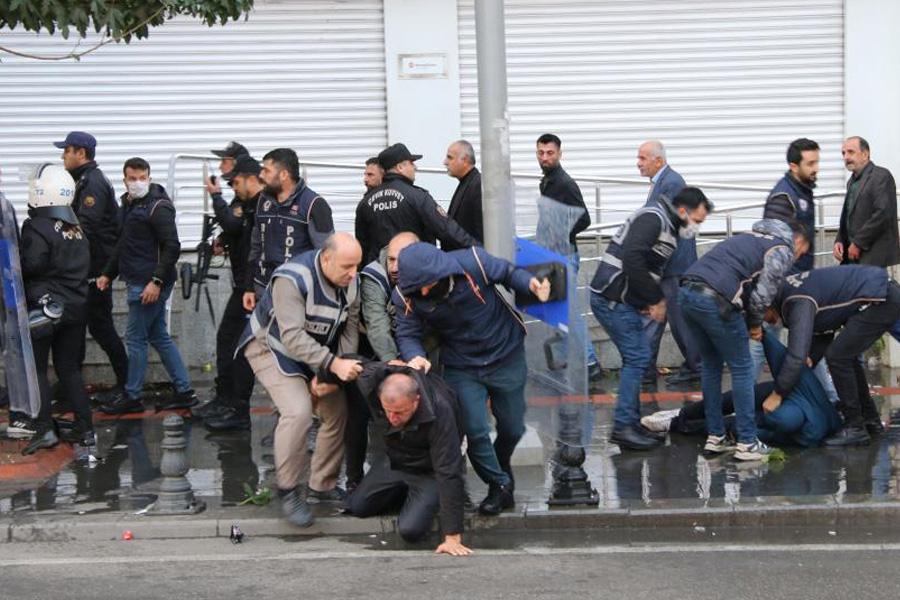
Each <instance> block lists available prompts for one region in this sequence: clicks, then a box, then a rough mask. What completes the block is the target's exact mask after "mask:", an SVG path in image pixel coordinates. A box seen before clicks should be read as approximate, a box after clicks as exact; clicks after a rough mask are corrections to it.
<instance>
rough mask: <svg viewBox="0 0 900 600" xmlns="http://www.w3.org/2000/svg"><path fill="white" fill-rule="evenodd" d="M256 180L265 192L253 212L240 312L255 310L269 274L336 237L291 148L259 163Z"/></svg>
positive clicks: (327, 213) (326, 209) (327, 209)
mask: <svg viewBox="0 0 900 600" xmlns="http://www.w3.org/2000/svg"><path fill="white" fill-rule="evenodd" d="M260 179H261V180H262V182H263V184H264V185H265V190H264V191H263V193H262V194H261V195H260V197H259V202H258V205H257V208H256V224H255V225H254V227H253V234H252V235H251V238H250V256H249V257H248V259H247V260H248V262H249V265H250V274H249V277H248V278H247V291H246V292H244V308H246V309H247V310H253V308H254V307H255V306H256V300H257V298H259V296H260V295H261V294H262V292H263V290H265V288H266V285H268V283H269V278H270V277H272V272H273V271H275V269H276V268H277V267H278V266H279V265H281V264H282V263H285V262H287V261H289V260H290V259H291V258H292V257H294V256H299V255H300V254H303V253H304V252H306V251H307V250H312V249H313V248H321V247H322V244H324V243H325V240H326V239H328V236H330V235H331V234H332V233H334V222H333V221H332V218H331V207H330V206H328V203H327V202H325V199H324V198H322V197H321V196H319V195H318V194H317V193H315V192H314V191H312V190H311V189H309V187H307V185H306V182H305V181H303V179H301V178H300V160H299V159H298V158H297V153H296V152H294V151H293V150H291V149H290V148H276V149H275V150H272V151H271V152H269V153H268V154H266V155H265V156H264V157H263V166H262V171H261V172H260Z"/></svg>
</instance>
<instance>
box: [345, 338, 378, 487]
mask: <svg viewBox="0 0 900 600" xmlns="http://www.w3.org/2000/svg"><path fill="white" fill-rule="evenodd" d="M358 353H359V354H360V355H361V356H366V357H374V356H375V351H374V350H372V346H371V345H370V344H369V340H368V338H367V337H366V336H365V335H363V334H360V336H359V349H358ZM344 392H345V393H346V394H347V426H346V427H345V428H344V460H345V462H346V471H347V482H348V483H354V484H357V483H359V482H360V481H361V480H362V478H363V467H364V466H365V464H366V452H367V451H368V449H369V422H370V421H371V420H372V413H371V411H370V410H369V405H368V403H367V402H366V399H365V398H364V397H363V395H362V394H361V393H360V391H359V389H358V388H357V387H356V384H355V383H350V384H347V385H346V386H344Z"/></svg>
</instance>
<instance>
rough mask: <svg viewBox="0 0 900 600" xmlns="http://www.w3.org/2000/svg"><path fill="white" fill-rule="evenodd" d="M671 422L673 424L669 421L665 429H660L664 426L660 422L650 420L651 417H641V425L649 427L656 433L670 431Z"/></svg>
mask: <svg viewBox="0 0 900 600" xmlns="http://www.w3.org/2000/svg"><path fill="white" fill-rule="evenodd" d="M670 424H671V421H669V423H667V424H666V425H667V426H666V427H665V428H664V429H660V427H662V425H661V424H660V423H654V422H653V421H651V420H650V417H642V418H641V425H643V426H644V427H645V428H647V429H649V430H650V431H652V432H654V433H669V429H670V427H668V425H670Z"/></svg>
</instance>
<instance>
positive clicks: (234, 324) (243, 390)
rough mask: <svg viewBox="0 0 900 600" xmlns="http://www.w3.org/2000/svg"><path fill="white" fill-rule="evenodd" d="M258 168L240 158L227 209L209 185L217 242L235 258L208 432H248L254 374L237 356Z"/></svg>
mask: <svg viewBox="0 0 900 600" xmlns="http://www.w3.org/2000/svg"><path fill="white" fill-rule="evenodd" d="M260 171H261V168H260V166H259V162H257V160H256V159H255V158H253V157H251V156H248V155H246V154H244V155H241V156H238V158H237V159H236V160H235V161H234V164H233V165H232V169H231V170H230V171H227V172H225V173H224V174H223V177H224V178H225V180H226V181H230V183H231V187H232V188H233V189H234V193H235V196H234V200H232V201H231V203H230V204H225V199H224V198H222V193H221V190H220V188H219V184H218V183H216V182H209V183H208V184H207V187H208V189H209V191H210V192H211V194H212V199H213V210H214V211H215V213H216V221H217V222H218V223H219V226H220V227H221V228H222V235H221V236H219V240H217V241H219V242H220V243H221V244H222V246H223V247H224V248H226V249H227V250H228V253H229V256H230V258H231V296H230V297H229V298H228V304H226V305H225V312H223V313H222V320H221V322H220V323H219V330H218V331H217V332H216V387H215V399H214V400H213V401H212V402H210V403H209V404H207V405H205V406H204V407H203V408H202V409H200V410H199V411H195V414H196V413H197V412H200V413H201V414H200V415H198V416H201V417H203V418H205V420H206V426H207V427H209V428H210V429H214V430H220V429H249V428H250V396H251V395H252V394H253V371H252V370H251V369H250V365H249V363H247V359H246V358H245V357H244V355H243V354H240V353H239V354H238V355H237V356H235V355H234V351H235V348H236V346H237V342H238V339H239V338H240V335H241V333H242V332H243V331H244V327H245V326H246V324H247V319H248V318H249V316H250V312H249V311H248V310H246V309H245V308H244V303H243V297H244V290H245V289H247V285H248V282H247V272H248V270H249V269H248V264H247V256H248V255H249V254H250V236H251V235H252V233H253V226H254V223H255V216H256V205H257V203H258V202H259V197H260V195H261V193H262V191H263V184H262V182H261V181H260V179H259V174H260Z"/></svg>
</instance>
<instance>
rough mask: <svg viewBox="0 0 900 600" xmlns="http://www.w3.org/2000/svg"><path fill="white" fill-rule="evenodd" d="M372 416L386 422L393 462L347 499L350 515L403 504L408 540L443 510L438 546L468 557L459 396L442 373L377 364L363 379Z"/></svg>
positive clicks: (372, 474) (425, 532)
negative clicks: (464, 536) (441, 538)
mask: <svg viewBox="0 0 900 600" xmlns="http://www.w3.org/2000/svg"><path fill="white" fill-rule="evenodd" d="M357 385H358V386H359V390H360V392H361V393H362V395H363V396H364V397H365V398H366V401H367V402H368V404H369V408H370V409H371V411H372V414H373V415H376V418H378V419H379V420H381V421H386V422H387V425H388V428H387V430H386V433H385V446H386V447H387V458H388V464H380V465H376V466H373V467H372V469H371V470H370V471H369V472H368V473H366V475H365V477H363V480H362V481H361V482H360V484H359V485H358V486H357V487H356V489H355V490H354V491H353V493H352V494H351V495H350V497H349V498H348V500H347V508H348V510H349V512H350V513H352V514H354V515H356V516H358V517H368V516H374V515H377V514H381V513H383V512H384V511H385V510H389V509H390V508H392V507H394V506H400V507H401V508H400V517H399V520H398V527H399V530H400V536H401V537H403V539H405V540H406V541H409V542H417V541H419V540H421V539H423V538H424V537H426V536H427V535H428V533H429V532H430V531H431V524H432V521H433V520H434V517H435V515H438V514H439V515H440V522H441V530H442V532H443V534H444V542H443V543H442V544H441V545H440V546H438V549H437V552H438V553H439V554H440V553H447V554H453V555H457V556H462V555H465V554H471V553H472V551H471V550H469V549H468V548H466V547H465V546H463V545H462V540H461V534H462V529H463V507H464V506H465V487H464V481H463V461H462V451H461V449H460V446H461V444H462V437H463V428H462V415H461V413H460V408H459V400H458V399H457V397H456V393H455V392H454V391H453V389H452V388H451V387H450V386H449V385H447V384H446V383H445V382H444V381H443V380H442V379H441V378H439V377H437V376H436V375H433V374H431V373H429V374H426V373H425V372H424V371H415V370H413V369H411V368H409V367H400V366H391V365H387V364H385V363H378V362H373V363H369V364H368V365H366V367H365V368H364V370H363V372H362V374H361V375H360V376H359V379H358V380H357Z"/></svg>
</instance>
